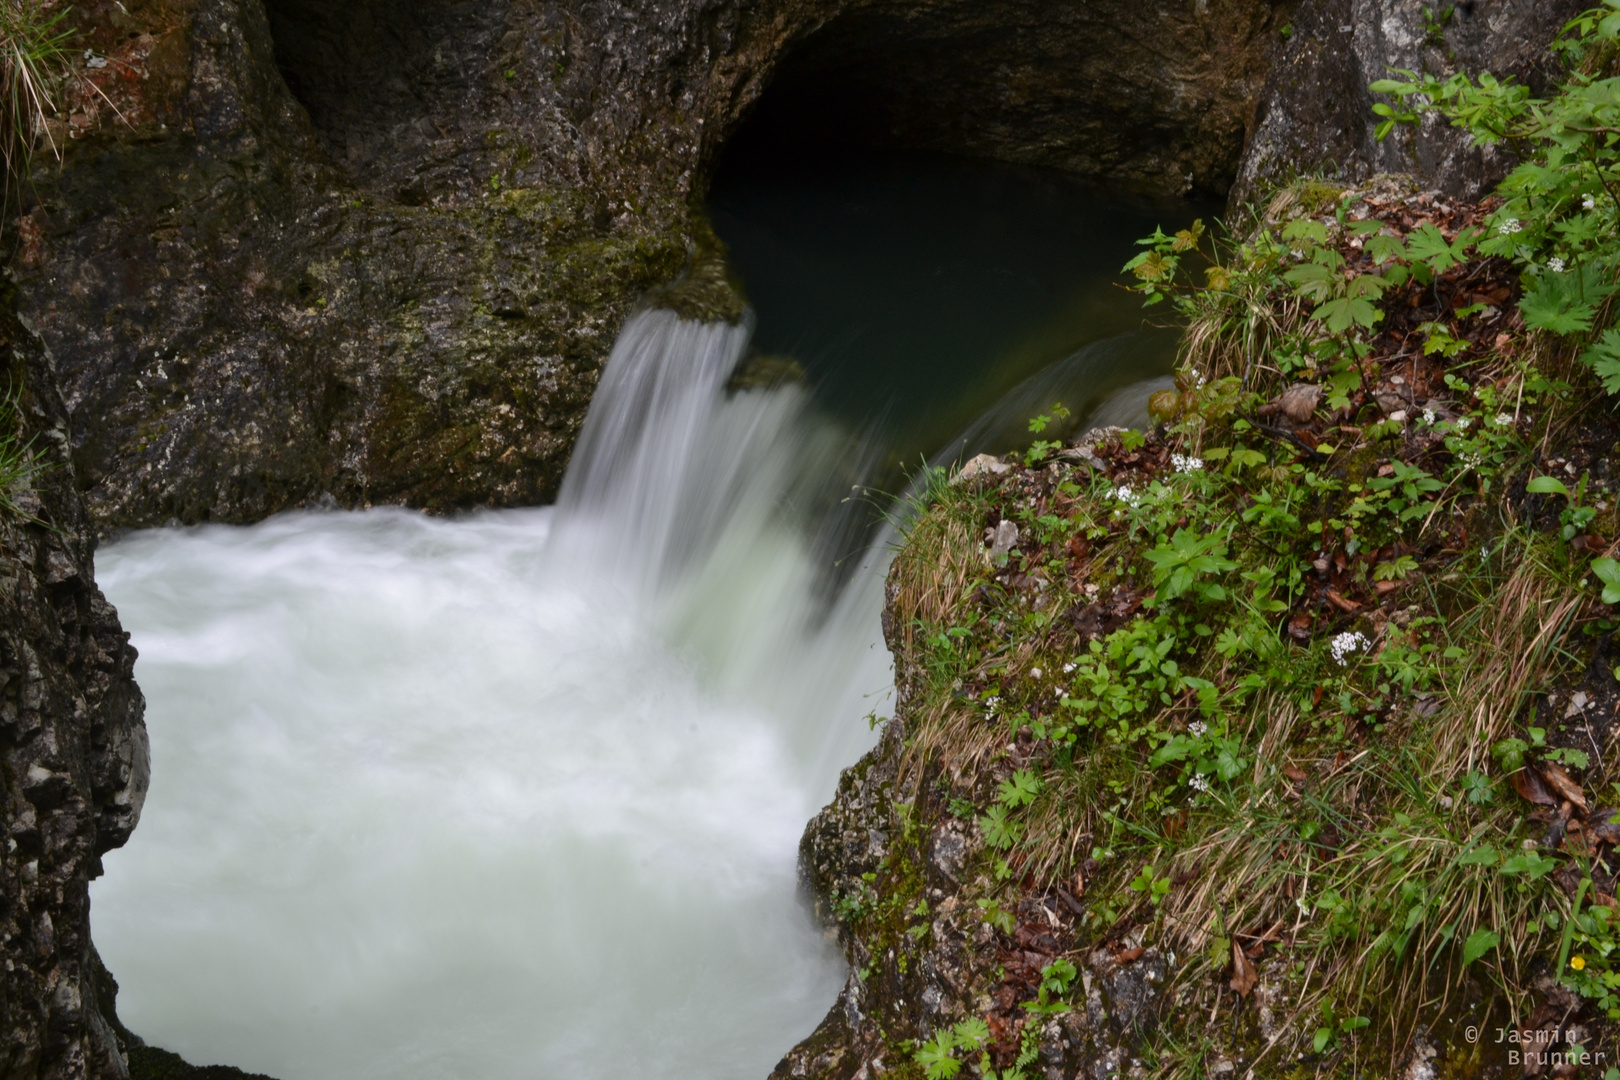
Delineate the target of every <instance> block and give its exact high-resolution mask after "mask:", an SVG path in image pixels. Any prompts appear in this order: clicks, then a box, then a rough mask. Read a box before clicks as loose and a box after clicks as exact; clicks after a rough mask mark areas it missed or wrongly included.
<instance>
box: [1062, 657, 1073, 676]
mask: <svg viewBox="0 0 1620 1080" xmlns="http://www.w3.org/2000/svg"><path fill="white" fill-rule="evenodd" d="M1073 671H1074V661H1073V660H1070V661H1069V662H1068V663H1067V664H1064V665H1063V674H1065V675H1069V674H1071V673H1073Z"/></svg>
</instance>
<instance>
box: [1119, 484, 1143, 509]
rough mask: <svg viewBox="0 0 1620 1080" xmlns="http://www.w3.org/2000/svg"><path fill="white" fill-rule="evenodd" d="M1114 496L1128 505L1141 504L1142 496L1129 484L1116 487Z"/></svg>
mask: <svg viewBox="0 0 1620 1080" xmlns="http://www.w3.org/2000/svg"><path fill="white" fill-rule="evenodd" d="M1114 498H1116V499H1118V500H1119V501H1120V502H1122V503H1124V504H1126V505H1127V506H1140V505H1141V503H1142V496H1140V495H1138V494H1137V493H1136V492H1135V491H1134V490H1133V489H1132V488H1131V486H1130V485H1129V484H1121V485H1119V487H1117V488H1115V489H1114Z"/></svg>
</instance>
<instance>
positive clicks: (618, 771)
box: [92, 313, 890, 1080]
mask: <svg viewBox="0 0 1620 1080" xmlns="http://www.w3.org/2000/svg"><path fill="white" fill-rule="evenodd" d="M745 340H746V330H744V329H739V328H726V327H699V326H693V325H690V324H683V323H679V322H677V321H676V320H675V319H674V318H673V317H672V316H670V315H667V314H664V313H652V314H646V315H642V316H638V317H637V318H636V319H635V320H633V321H632V323H631V324H630V325H629V326H627V327H626V329H625V331H624V333H623V334H622V335H621V337H620V340H619V343H618V345H617V347H616V349H615V352H614V355H613V358H612V360H611V361H610V363H609V366H608V369H607V372H606V374H605V377H604V382H603V385H602V388H601V390H600V391H599V393H598V396H597V399H596V401H595V403H594V404H593V405H592V412H591V415H590V418H589V421H588V423H587V430H586V432H585V433H584V435H583V437H582V440H581V443H580V448H579V450H578V451H577V453H576V457H575V465H574V467H573V470H572V472H571V473H570V475H569V477H568V480H567V483H566V486H565V490H564V495H563V499H562V501H561V503H560V504H559V506H558V508H557V509H555V510H535V511H522V512H507V513H490V514H481V515H477V516H474V517H471V518H468V519H464V520H458V521H444V520H434V519H430V518H426V517H423V516H421V515H418V514H413V513H409V512H405V511H395V510H378V511H371V512H367V513H359V514H342V513H324V514H323V513H309V514H289V515H283V516H281V517H278V518H275V519H272V520H271V521H268V522H265V523H264V524H261V525H259V526H256V527H253V528H247V529H237V528H223V527H210V528H199V529H190V530H162V531H155V532H148V533H143V534H137V535H135V536H133V537H130V538H128V539H125V540H123V541H121V542H119V543H117V544H114V545H112V546H110V547H108V548H105V549H104V550H103V551H102V553H101V556H100V566H99V577H100V581H101V584H102V586H103V588H104V589H105V590H106V592H107V594H108V595H109V597H110V598H111V599H112V600H113V602H114V603H115V604H116V605H117V606H118V608H119V611H120V614H121V615H122V617H123V621H124V624H125V626H126V627H127V628H129V629H130V630H131V631H132V633H133V635H134V641H135V644H136V646H137V647H138V648H139V650H140V654H141V656H140V661H139V663H138V665H137V669H136V674H137V676H138V678H139V680H140V683H141V686H142V688H143V689H144V690H145V692H146V695H147V699H148V703H149V704H148V712H147V717H148V724H149V726H150V729H151V739H152V756H153V763H154V765H153V778H152V788H151V794H150V796H149V798H148V800H147V803H146V810H145V814H144V817H143V820H142V822H141V825H140V828H139V829H138V830H137V832H136V833H135V836H134V838H133V839H132V840H131V841H130V844H129V845H128V847H127V848H125V849H123V850H121V851H118V852H114V853H112V854H110V855H109V856H108V857H107V859H106V864H107V875H106V877H105V878H104V879H102V880H101V881H99V882H97V883H96V885H95V886H94V888H93V890H92V893H93V904H94V928H95V936H96V941H97V944H98V946H99V947H100V949H101V952H102V954H103V956H104V958H105V959H106V961H107V964H108V966H109V967H110V968H111V969H112V970H113V971H114V972H115V973H116V974H117V976H118V978H119V981H120V984H121V987H122V989H121V992H120V996H119V1012H120V1015H121V1017H122V1018H123V1020H124V1021H125V1023H126V1024H127V1025H128V1026H129V1027H130V1028H131V1029H132V1030H134V1031H137V1032H139V1033H140V1034H142V1035H143V1036H144V1037H145V1038H147V1039H148V1040H149V1041H151V1042H154V1043H156V1044H157V1045H160V1046H164V1047H166V1048H170V1049H173V1050H176V1051H178V1052H180V1053H181V1054H183V1055H184V1056H186V1057H187V1058H188V1059H190V1060H193V1061H197V1062H204V1063H206V1062H227V1063H230V1064H234V1065H238V1066H241V1067H243V1068H247V1069H250V1070H257V1071H263V1072H267V1073H269V1074H271V1075H272V1076H276V1077H278V1078H281V1080H330V1078H336V1077H344V1078H349V1077H378V1078H384V1077H387V1078H411V1080H428V1078H436V1077H455V1078H462V1080H500V1078H507V1077H511V1078H541V1077H546V1078H549V1077H564V1076H567V1077H580V1078H589V1077H623V1076H627V1075H635V1076H648V1077H662V1076H668V1077H691V1078H698V1077H701V1078H705V1080H708V1078H725V1077H751V1078H757V1077H760V1076H763V1075H764V1074H765V1073H767V1072H768V1071H769V1069H770V1067H771V1066H772V1065H773V1064H774V1063H775V1061H776V1059H777V1058H778V1057H779V1056H780V1055H781V1054H782V1053H783V1052H784V1051H786V1049H787V1048H788V1047H789V1046H791V1045H792V1044H793V1042H794V1041H796V1040H797V1039H798V1038H800V1037H802V1036H803V1035H805V1034H807V1033H808V1032H809V1031H810V1030H811V1028H812V1027H813V1026H814V1025H815V1023H816V1022H817V1021H818V1020H819V1019H820V1016H821V1014H822V1013H823V1012H824V1011H825V1010H826V1008H827V1007H828V1005H830V1004H831V1002H832V999H833V997H834V996H835V994H836V991H837V987H838V984H839V982H840V981H841V978H842V967H841V963H840V959H839V957H838V956H837V953H836V950H835V949H834V947H833V946H832V945H831V944H830V943H829V942H828V941H826V939H825V938H824V937H823V936H822V935H821V934H820V933H819V931H818V930H817V929H816V928H815V927H814V926H813V925H812V923H811V921H810V919H809V917H808V915H807V914H806V913H805V911H804V910H803V908H802V907H801V906H800V904H799V902H798V900H797V898H796V895H795V865H794V863H795V854H796V845H797V841H798V837H799V834H800V831H801V830H802V828H803V826H804V822H805V821H806V820H807V819H808V818H809V816H810V815H811V814H813V813H814V812H815V810H816V808H817V807H818V806H819V805H820V804H821V803H822V802H823V801H824V800H825V798H826V796H827V795H828V794H829V793H830V790H831V785H832V783H833V781H834V779H835V777H836V770H837V768H838V767H839V766H841V765H843V764H847V763H849V762H850V761H852V760H854V758H855V757H856V756H858V754H859V753H860V752H861V750H862V749H863V748H864V747H865V746H866V745H868V744H869V741H870V739H871V735H870V734H869V730H868V726H867V724H866V723H865V722H864V721H863V717H864V716H865V715H866V714H867V713H868V712H869V711H873V710H876V711H878V712H880V713H881V712H883V711H884V710H885V709H886V707H887V706H886V696H887V693H888V690H889V680H890V674H889V665H888V655H887V653H886V652H885V651H884V650H883V648H882V646H881V644H880V643H879V641H878V626H877V615H878V605H879V602H880V590H879V588H878V585H879V577H878V575H879V573H880V572H881V566H879V565H875V564H874V565H871V566H868V567H865V568H863V569H859V570H856V571H855V572H854V573H853V575H850V584H849V585H848V587H847V588H845V589H844V590H842V592H841V593H840V594H838V596H837V599H836V600H832V599H830V598H829V590H828V588H827V587H826V584H825V577H824V576H823V575H822V574H821V573H820V570H819V568H818V566H817V559H818V557H817V555H816V554H815V552H813V551H812V542H811V541H810V540H809V539H807V537H809V536H811V535H813V531H812V530H809V529H807V528H806V524H807V522H806V519H805V512H801V511H800V508H801V507H803V506H805V505H807V504H808V503H809V502H814V501H815V499H816V498H818V497H819V495H818V485H820V486H824V483H823V480H824V478H825V477H826V476H827V475H829V474H831V473H832V472H833V466H834V465H835V463H836V460H837V459H838V456H839V455H840V454H847V453H848V452H849V447H848V446H847V445H846V444H845V443H844V442H843V440H841V439H840V438H839V437H838V436H837V435H836V433H835V432H833V431H832V430H831V429H830V428H829V427H828V426H827V425H825V424H824V423H821V422H818V421H817V420H816V419H815V418H814V417H813V415H812V414H811V411H810V410H809V408H808V405H807V401H806V398H805V395H804V394H803V392H802V391H800V390H799V389H797V388H791V387H790V388H786V389H781V390H776V391H771V392H768V393H764V392H753V393H745V394H739V395H736V396H734V397H732V398H729V399H728V398H727V396H726V395H725V393H724V391H723V384H724V382H725V379H726V377H727V376H728V374H729V373H730V371H731V369H732V367H733V366H734V365H735V363H736V361H737V359H738V356H739V354H740V350H741V349H742V347H743V345H744V344H745ZM822 494H824V493H822ZM823 501H825V500H823ZM880 555H881V553H880Z"/></svg>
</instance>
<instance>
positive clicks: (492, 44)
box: [21, 0, 1287, 527]
mask: <svg viewBox="0 0 1620 1080" xmlns="http://www.w3.org/2000/svg"><path fill="white" fill-rule="evenodd" d="M1286 8H1287V5H1286V4H1279V3H1273V2H1272V0H1215V2H1213V3H1211V2H1205V0H1200V2H1199V3H1197V4H1192V5H1188V4H1184V3H1180V2H1171V0H1155V2H1153V3H1148V4H1132V3H1124V2H1120V0H1106V2H1090V3H1079V2H1073V0H1070V2H1067V3H1062V4H1056V5H1054V4H1051V3H1046V2H1039V3H1037V2H1035V0H998V2H996V3H989V4H986V3H982V2H975V3H967V2H965V0H929V2H924V3H895V2H892V0H773V2H771V3H766V4H741V3H737V2H735V0H724V2H717V0H665V2H662V3H650V4H641V5H636V6H635V7H633V8H626V7H620V6H616V5H609V4H596V3H557V2H541V0H502V2H496V3H470V2H450V3H439V2H434V3H428V2H425V0H424V2H415V3H382V2H380V0H376V2H369V3H368V2H365V0H360V2H356V3H353V4H348V5H343V6H341V7H334V6H333V5H329V4H321V3H314V2H312V0H268V2H264V0H146V2H144V3H135V2H131V3H127V4H118V3H113V2H111V0H98V2H95V3H90V4H82V5H77V6H76V7H75V8H74V11H73V18H74V19H76V20H77V22H78V25H79V26H80V28H81V30H82V32H83V41H84V42H85V44H86V45H87V47H88V52H87V54H86V55H85V56H84V57H82V58H81V59H80V60H79V61H78V63H79V64H80V66H81V71H80V74H81V75H83V76H84V77H85V79H86V82H85V83H84V84H83V85H82V86H81V87H80V88H79V91H78V94H77V97H76V100H75V102H74V105H73V108H72V110H71V113H70V115H68V116H66V117H65V118H64V120H63V121H62V123H61V125H60V128H59V133H60V134H62V135H63V136H65V137H66V139H65V141H66V142H67V143H68V144H69V146H70V149H69V153H68V157H67V162H66V166H65V167H64V168H62V169H60V170H56V171H50V172H49V174H48V175H45V174H42V175H41V176H39V177H38V184H37V195H38V202H37V204H36V205H34V206H33V207H32V208H31V209H30V212H29V213H28V214H27V215H26V217H25V218H24V219H23V223H22V236H23V247H22V255H21V262H22V266H23V270H24V283H23V290H22V306H23V309H24V311H25V312H26V313H27V314H28V316H29V317H30V318H32V319H33V320H34V321H35V322H36V323H37V325H38V326H39V328H40V331H41V333H42V334H43V335H44V337H45V338H46V340H47V342H48V343H49V344H50V346H51V347H52V349H53V351H54V352H55V354H56V356H57V358H58V363H59V367H60V371H61V376H62V382H63V392H64V396H65V398H66V401H67V404H68V406H69V409H70V411H71V414H72V416H73V418H74V420H73V428H72V440H73V447H74V454H75V460H76V463H77V465H78V468H79V471H80V479H81V483H82V484H83V485H84V487H85V491H86V498H87V501H88V504H89V506H90V508H91V512H92V514H93V515H94V516H95V517H96V519H97V520H98V521H99V522H100V523H101V524H102V525H103V526H104V527H114V526H139V525H151V524H157V523H161V522H164V521H167V520H171V519H177V520H180V521H183V522H194V521H201V520H223V521H250V520H254V519H257V518H260V517H263V516H265V515H266V514H269V513H273V512H275V511H277V510H280V509H282V508H285V507H288V506H293V505H298V504H300V503H304V502H307V501H310V500H315V499H321V498H322V497H324V496H330V497H332V498H334V499H336V501H337V502H339V503H340V504H343V505H362V504H365V503H368V502H384V501H386V502H403V503H408V504H412V505H418V506H426V507H432V508H441V509H446V508H454V507H457V506H466V505H474V504H490V505H508V504H532V503H535V502H541V501H545V500H547V499H549V498H550V497H551V495H552V494H553V493H554V492H555V490H556V485H557V482H558V480H559V478H560V476H561V473H562V469H563V467H564V465H565V463H566V461H567V457H568V452H569V449H570V447H571V445H572V440H573V438H574V435H575V433H576V432H577V430H578V426H579V423H580V421H581V419H582V417H583V414H584V411H585V408H586V405H587V403H588V401H589V399H590V394H591V391H592V389H593V387H594V386H595V382H596V377H597V373H598V371H599V369H600V366H601V363H602V361H603V359H604V358H605V355H606V353H607V350H608V347H609V345H610V344H611V341H612V338H613V335H614V333H615V331H616V330H617V327H618V324H619V321H620V319H621V318H622V316H623V315H624V313H625V312H626V311H627V310H628V308H629V307H630V305H631V304H632V303H633V302H635V300H636V299H637V298H638V297H640V296H642V295H643V294H645V293H646V292H647V290H649V289H650V288H652V287H653V286H655V285H657V284H659V283H661V282H664V281H667V280H669V279H670V278H672V277H674V276H675V275H677V274H678V273H679V272H680V271H681V269H682V267H683V265H684V264H685V262H686V260H687V258H688V253H689V251H690V250H691V249H692V248H693V246H694V240H695V239H696V238H698V237H699V236H700V235H701V230H702V227H701V225H700V224H696V223H695V222H694V220H693V218H692V209H691V208H692V206H693V199H694V198H696V197H697V196H699V195H700V194H701V191H702V188H703V185H704V183H705V178H706V176H707V174H708V171H709V170H710V168H711V167H712V165H713V163H714V161H715V159H716V157H717V155H718V153H719V151H720V149H721V148H722V147H723V146H724V144H725V141H726V138H727V136H728V135H729V133H730V132H731V131H733V130H734V129H735V128H736V127H737V125H738V124H739V123H740V121H741V120H742V119H743V117H744V116H745V115H746V114H747V113H748V112H749V110H750V108H751V107H752V106H753V105H754V103H755V102H756V100H757V99H758V98H759V97H760V96H761V94H762V92H763V91H764V90H765V89H766V87H767V86H774V87H775V88H776V89H777V91H779V93H778V100H779V101H780V102H782V103H784V105H785V108H784V109H783V110H782V111H780V112H779V113H778V114H776V115H781V116H784V117H789V116H791V114H792V113H793V106H794V103H795V102H800V103H802V102H803V101H805V100H807V99H808V100H815V101H823V102H826V103H828V108H831V109H834V110H835V119H836V121H837V122H839V123H844V122H845V121H847V122H848V123H850V124H852V125H856V126H860V125H865V126H866V128H868V129H869V133H870V134H872V135H873V136H874V137H876V138H879V139H881V140H883V141H887V142H891V143H895V144H898V145H905V146H921V147H929V148H934V149H939V150H947V151H952V152H960V153H971V154H984V155H990V156H995V157H1000V158H1006V159H1009V160H1014V161H1023V162H1030V163H1035V164H1042V165H1051V166H1056V167H1062V168H1069V169H1078V170H1083V171H1087V172H1093V173H1098V174H1102V175H1107V176H1112V177H1116V178H1119V179H1123V180H1128V181H1131V182H1135V183H1140V184H1146V185H1150V186H1154V187H1157V188H1168V189H1172V190H1177V191H1180V190H1199V191H1202V192H1206V193H1207V192H1218V191H1222V190H1224V189H1225V187H1226V186H1227V185H1228V184H1229V183H1230V181H1231V178H1232V176H1233V175H1234V174H1235V172H1236V169H1237V164H1238V159H1239V155H1240V153H1241V151H1242V147H1243V143H1244V138H1245V135H1246V132H1247V129H1248V126H1249V123H1250V117H1251V113H1252V111H1253V108H1254V104H1255V102H1256V100H1257V98H1258V95H1259V92H1260V88H1261V83H1262V79H1263V77H1264V72H1265V70H1266V61H1267V57H1268V55H1269V52H1270V49H1271V48H1272V45H1273V44H1274V42H1275V40H1276V38H1277V35H1276V30H1277V27H1278V25H1279V24H1280V23H1281V22H1282V20H1283V19H1284V18H1285V17H1286ZM837 110H842V111H841V112H840V111H837Z"/></svg>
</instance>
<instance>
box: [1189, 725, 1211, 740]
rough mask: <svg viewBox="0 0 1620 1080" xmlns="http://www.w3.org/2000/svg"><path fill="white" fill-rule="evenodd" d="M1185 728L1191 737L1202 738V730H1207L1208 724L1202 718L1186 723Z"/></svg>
mask: <svg viewBox="0 0 1620 1080" xmlns="http://www.w3.org/2000/svg"><path fill="white" fill-rule="evenodd" d="M1187 730H1188V731H1189V732H1191V733H1192V737H1193V738H1195V739H1202V738H1203V737H1204V732H1206V731H1208V730H1209V725H1208V724H1206V723H1204V722H1203V721H1202V720H1194V721H1193V722H1192V723H1190V724H1188V725H1187Z"/></svg>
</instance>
